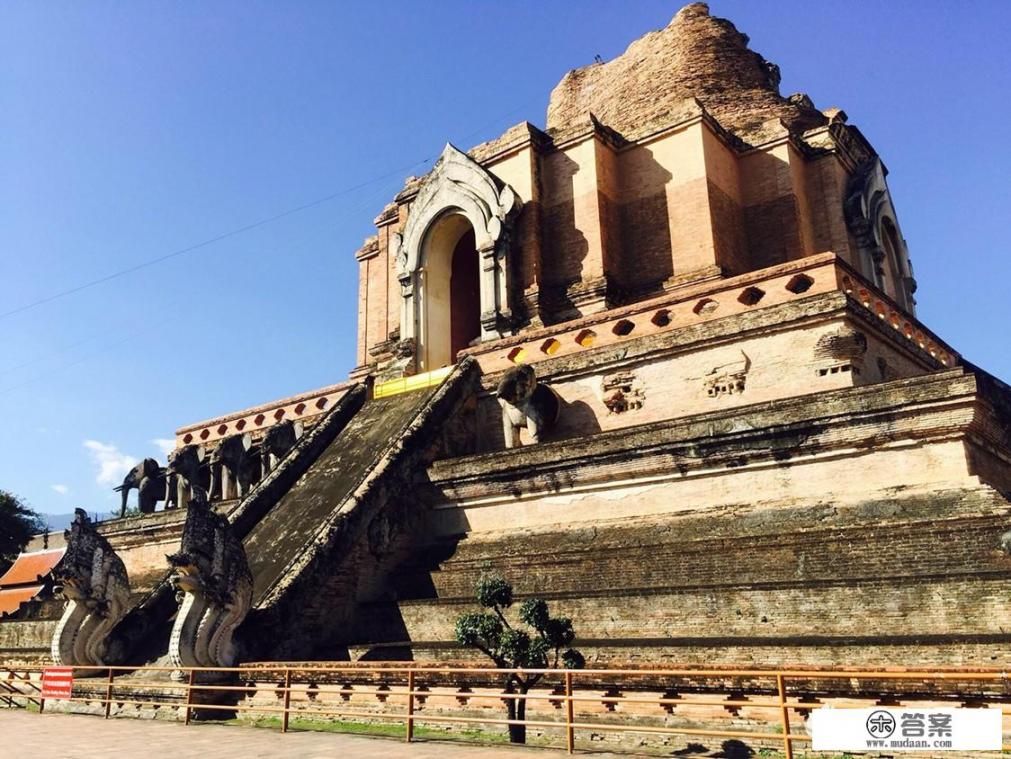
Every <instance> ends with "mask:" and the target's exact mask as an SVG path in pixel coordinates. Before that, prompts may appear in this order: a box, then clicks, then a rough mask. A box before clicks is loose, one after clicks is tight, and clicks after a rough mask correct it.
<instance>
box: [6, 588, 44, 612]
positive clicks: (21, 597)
mask: <svg viewBox="0 0 1011 759" xmlns="http://www.w3.org/2000/svg"><path fill="white" fill-rule="evenodd" d="M42 588H43V586H42V585H29V586H28V587H21V588H0V615H3V614H9V613H10V612H12V611H14V610H16V609H17V608H18V607H19V606H20V605H21V604H23V603H24V602H25V601H29V600H31V599H33V598H35V596H36V595H37V594H38V592H39V591H40V590H42Z"/></svg>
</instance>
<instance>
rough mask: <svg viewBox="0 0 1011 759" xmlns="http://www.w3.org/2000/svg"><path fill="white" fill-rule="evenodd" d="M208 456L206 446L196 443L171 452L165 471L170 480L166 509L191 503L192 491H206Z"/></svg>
mask: <svg viewBox="0 0 1011 759" xmlns="http://www.w3.org/2000/svg"><path fill="white" fill-rule="evenodd" d="M206 458H207V454H206V452H205V451H204V447H203V446H202V445H197V444H195V443H191V444H190V445H185V446H183V447H182V448H179V449H177V450H175V451H173V452H172V453H171V454H169V460H168V467H167V468H166V473H165V477H166V479H167V481H168V487H167V491H168V495H167V496H166V499H165V508H166V509H174V508H178V507H185V506H186V505H187V504H188V503H189V499H190V493H196V492H197V491H198V490H199V491H200V492H201V493H204V487H203V479H202V475H203V473H204V470H205V463H204V460H205V459H206ZM205 495H206V494H205Z"/></svg>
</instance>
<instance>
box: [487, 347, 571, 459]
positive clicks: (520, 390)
mask: <svg viewBox="0 0 1011 759" xmlns="http://www.w3.org/2000/svg"><path fill="white" fill-rule="evenodd" d="M495 395H496V397H497V398H498V402H499V405H500V406H501V407H502V432H503V435H504V437H505V446H506V448H514V447H516V446H517V445H519V444H520V429H521V428H522V427H526V428H527V432H528V433H529V434H530V440H531V441H532V442H534V443H539V442H540V441H541V438H542V437H543V435H544V433H545V431H547V430H548V429H549V428H550V427H551V426H552V425H554V423H555V422H556V421H557V420H558V412H559V409H560V408H561V401H560V400H559V398H558V396H557V395H556V394H555V391H554V390H552V389H551V388H550V387H548V386H547V385H544V384H541V383H540V382H538V381H537V375H536V374H535V373H534V369H533V367H532V366H529V365H527V364H519V365H517V366H514V367H512V368H511V369H509V371H507V372H506V373H505V374H504V375H503V376H502V379H501V380H500V381H499V384H498V388H497V389H496V391H495Z"/></svg>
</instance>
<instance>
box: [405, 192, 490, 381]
mask: <svg viewBox="0 0 1011 759" xmlns="http://www.w3.org/2000/svg"><path fill="white" fill-rule="evenodd" d="M421 261H422V265H421V267H420V271H419V273H418V277H417V280H416V286H415V298H416V299H417V304H418V313H419V316H420V318H419V320H418V330H417V333H416V335H415V341H416V344H417V355H418V365H419V367H420V368H421V369H422V370H423V371H429V370H432V369H439V368H441V367H443V366H449V365H451V364H453V363H454V362H455V361H456V354H457V353H458V352H459V351H461V350H463V349H464V348H467V347H470V346H471V345H473V344H474V343H476V342H478V341H479V339H480V337H481V293H480V272H479V269H480V267H479V261H478V255H477V246H476V233H475V231H474V227H473V226H472V225H471V223H470V220H469V219H468V218H467V217H466V216H465V215H464V214H462V213H459V212H456V211H447V212H446V213H444V214H443V215H442V216H440V217H439V218H438V219H437V220H436V221H435V222H434V223H433V224H432V225H431V226H430V227H429V228H428V232H427V234H426V235H425V237H424V239H423V240H422V243H421Z"/></svg>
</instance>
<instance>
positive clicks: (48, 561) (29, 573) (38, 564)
mask: <svg viewBox="0 0 1011 759" xmlns="http://www.w3.org/2000/svg"><path fill="white" fill-rule="evenodd" d="M64 550H65V549H63V548H51V549H50V550H48V551H32V552H31V553H23V554H21V555H20V556H18V557H17V559H15V560H14V563H13V564H12V565H11V568H10V569H8V570H7V572H6V573H4V576H3V577H0V588H9V587H10V586H12V585H24V584H26V583H35V582H38V581H39V578H40V577H44V576H45V575H47V574H49V573H50V572H51V571H52V569H53V567H55V566H56V563H57V562H58V561H59V560H60V559H62V558H63V553H64Z"/></svg>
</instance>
